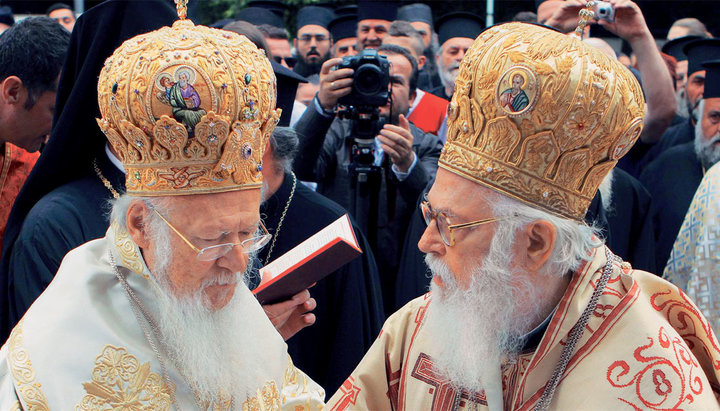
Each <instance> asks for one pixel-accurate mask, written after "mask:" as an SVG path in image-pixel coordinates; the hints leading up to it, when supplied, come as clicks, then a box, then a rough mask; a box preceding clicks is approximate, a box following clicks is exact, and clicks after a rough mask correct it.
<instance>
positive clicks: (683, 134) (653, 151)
mask: <svg viewBox="0 0 720 411" xmlns="http://www.w3.org/2000/svg"><path fill="white" fill-rule="evenodd" d="M694 138H695V126H694V125H693V123H692V121H691V120H690V119H686V120H685V121H683V122H681V123H678V124H676V125H674V126H671V127H669V128H668V129H667V131H665V134H663V135H662V137H661V138H660V141H658V142H657V143H656V144H654V145H653V146H652V147H651V148H650V150H648V152H647V154H645V156H644V157H643V159H642V161H641V162H640V166H639V170H640V173H642V171H643V170H644V169H645V167H647V166H648V165H649V164H650V163H652V162H653V161H655V159H656V158H658V157H659V156H660V154H662V153H664V152H665V151H667V150H668V149H670V148H673V147H675V146H679V145H680V144H686V143H692V141H693V139H694Z"/></svg>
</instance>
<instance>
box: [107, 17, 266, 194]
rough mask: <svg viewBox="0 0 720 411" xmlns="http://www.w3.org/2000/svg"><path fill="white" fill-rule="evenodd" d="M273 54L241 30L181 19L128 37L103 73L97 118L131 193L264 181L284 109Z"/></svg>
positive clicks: (208, 189)
mask: <svg viewBox="0 0 720 411" xmlns="http://www.w3.org/2000/svg"><path fill="white" fill-rule="evenodd" d="M276 96H277V90H276V81H275V74H274V73H273V70H272V66H271V65H270V61H269V60H268V59H267V57H266V56H265V53H264V52H263V51H261V50H258V48H257V47H255V45H254V44H253V43H252V42H250V41H249V40H248V39H247V38H246V37H244V36H241V35H239V34H237V33H232V32H227V31H223V30H217V29H212V28H208V27H204V26H195V25H194V24H193V23H192V22H191V21H189V20H178V21H176V22H175V23H174V24H173V26H172V27H163V28H161V29H159V30H156V31H153V32H150V33H147V34H143V35H140V36H137V37H134V38H131V39H129V40H127V41H125V42H124V43H123V44H122V45H121V46H120V47H119V48H118V49H117V50H115V52H114V53H113V55H112V56H110V57H109V58H108V59H107V60H106V61H105V65H104V67H103V69H102V71H101V72H100V78H99V80H98V104H99V106H100V113H101V114H102V119H99V120H98V124H99V126H100V128H101V129H102V131H103V133H105V135H106V136H107V139H108V141H109V142H110V144H111V145H112V147H113V149H114V150H115V152H116V153H117V155H118V158H119V159H120V160H121V161H122V162H123V165H124V167H125V170H126V172H127V177H126V188H127V192H128V193H129V194H132V195H142V196H163V195H184V194H201V193H213V192H223V191H233V190H242V189H249V188H259V187H260V186H261V184H262V175H261V170H262V156H263V152H264V150H265V146H266V144H267V141H268V139H269V137H270V134H271V133H272V131H273V129H274V127H275V125H276V124H277V122H278V119H279V118H280V110H278V109H275V103H276V98H277V97H276Z"/></svg>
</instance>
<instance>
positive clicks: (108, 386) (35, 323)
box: [0, 225, 325, 411]
mask: <svg viewBox="0 0 720 411" xmlns="http://www.w3.org/2000/svg"><path fill="white" fill-rule="evenodd" d="M125 235H127V233H126V232H123V231H122V230H120V228H119V227H118V226H116V225H113V226H111V227H110V228H109V229H108V232H107V234H106V236H105V237H104V238H101V239H97V240H93V241H90V242H88V243H86V244H83V245H82V246H80V247H78V248H76V249H74V250H72V251H70V252H69V253H68V254H67V256H66V257H65V259H64V260H63V263H62V264H61V265H60V268H59V270H58V272H57V274H56V276H55V278H54V279H53V282H52V284H51V285H50V286H49V287H48V288H47V289H46V290H45V291H44V292H43V294H42V295H40V297H38V299H37V300H36V301H35V302H34V303H33V305H32V306H31V307H30V309H29V310H28V311H27V313H26V314H25V315H24V317H23V319H22V321H21V322H20V323H18V325H17V326H16V327H15V328H14V329H13V331H12V333H11V335H10V338H9V339H8V341H7V343H6V344H5V345H4V346H3V347H2V348H0V410H7V409H12V407H15V406H16V404H17V402H18V401H19V402H20V407H21V409H25V410H47V409H50V410H86V409H87V410H110V409H124V410H153V411H154V410H167V409H172V410H174V409H183V410H188V409H197V408H198V398H197V396H196V392H195V390H194V389H193V388H192V386H191V385H190V383H189V382H188V380H187V379H186V378H185V377H183V375H182V373H181V372H180V371H179V370H178V368H177V367H176V366H175V363H174V361H172V360H171V359H170V358H169V357H168V356H167V355H166V354H164V351H163V350H159V351H158V352H159V353H160V354H158V352H156V351H155V350H154V349H153V346H152V345H151V343H150V341H149V339H148V338H147V336H146V335H145V333H144V330H143V326H142V323H139V322H138V319H137V318H136V316H135V315H134V312H133V306H132V305H131V302H130V301H131V300H130V299H129V298H128V296H127V294H126V292H125V290H124V287H123V286H122V285H121V284H120V282H119V281H118V278H117V276H116V273H115V270H114V268H113V264H114V263H112V262H111V261H110V255H112V256H113V260H114V261H115V262H116V263H117V264H119V265H120V266H121V267H122V270H124V271H126V273H127V277H126V279H127V284H128V286H129V287H130V288H131V289H132V290H133V292H134V294H135V295H136V297H137V299H138V301H140V302H141V304H142V305H143V306H144V307H145V308H146V309H147V311H148V312H150V313H156V310H157V306H156V302H155V301H156V300H157V294H156V292H155V291H154V288H153V287H155V285H153V283H151V282H150V281H149V280H148V277H147V276H148V275H150V273H149V271H148V270H147V266H146V265H145V263H144V261H143V259H142V255H140V254H139V253H138V254H134V253H133V251H137V250H136V249H134V248H129V247H127V244H125V243H124V241H121V239H122V238H123V237H124V236H125ZM123 254H124V258H123V257H121V255H123ZM136 270H137V271H136ZM130 271H132V272H130ZM235 298H238V299H239V301H238V304H241V309H242V312H243V313H244V315H247V318H248V319H249V320H250V321H251V322H252V324H251V325H249V326H248V327H249V329H251V330H252V335H253V338H252V339H251V340H249V341H244V342H243V344H254V343H257V344H262V350H263V354H262V355H265V357H264V358H263V360H262V369H260V370H258V372H257V373H254V374H255V375H254V376H251V375H249V374H245V373H243V370H242V369H238V378H244V379H246V382H247V385H248V386H250V387H253V388H252V390H253V391H254V392H250V394H249V395H248V396H247V398H245V397H243V398H234V399H231V398H228V397H229V396H228V395H222V394H223V393H221V392H219V393H218V399H217V400H215V399H213V400H212V401H209V402H208V407H205V408H203V409H213V410H228V409H233V410H234V409H238V410H240V409H243V407H245V408H247V409H259V410H278V409H279V410H289V411H296V410H308V411H309V410H318V409H320V407H322V404H323V399H324V397H325V393H324V391H323V389H322V388H321V387H320V386H319V385H317V384H316V383H315V382H314V381H312V380H311V379H310V378H308V377H307V375H305V374H304V373H303V372H302V371H301V370H298V369H297V368H295V366H294V365H293V363H292V360H291V359H290V356H289V355H288V353H287V345H286V344H285V342H284V341H283V339H282V337H281V336H280V335H279V334H278V332H277V330H276V329H275V328H274V327H273V325H272V323H271V322H270V320H269V319H268V318H267V315H266V314H265V312H264V311H263V309H262V307H261V306H260V305H259V304H258V302H257V300H256V299H255V298H254V297H253V295H252V293H251V292H250V290H248V289H247V287H245V285H244V284H240V285H238V287H237V289H236V291H235ZM151 315H152V314H151ZM160 355H162V357H159V356H160ZM159 358H164V367H163V364H162V361H161V360H160V359H159ZM163 368H164V370H163ZM172 401H174V402H172Z"/></svg>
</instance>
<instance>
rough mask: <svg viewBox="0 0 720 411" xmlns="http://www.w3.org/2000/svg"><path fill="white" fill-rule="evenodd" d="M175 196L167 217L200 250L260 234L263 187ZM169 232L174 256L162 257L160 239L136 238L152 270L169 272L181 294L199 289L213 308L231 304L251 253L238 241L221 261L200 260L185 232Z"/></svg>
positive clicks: (186, 295) (176, 292)
mask: <svg viewBox="0 0 720 411" xmlns="http://www.w3.org/2000/svg"><path fill="white" fill-rule="evenodd" d="M170 201H171V205H170V207H169V209H168V210H167V212H165V215H163V217H165V218H166V219H167V221H168V222H169V223H170V224H172V226H173V227H175V228H176V229H177V230H178V231H179V232H180V233H181V234H182V235H183V236H185V238H187V240H188V241H190V243H191V244H193V245H194V246H195V247H197V248H199V249H202V248H205V247H210V246H214V245H218V244H225V243H235V244H237V243H240V242H241V241H243V240H246V239H249V238H251V237H253V236H255V235H256V233H257V229H258V224H259V222H260V214H259V209H260V190H259V189H255V190H240V191H231V192H226V193H218V194H199V195H188V196H174V197H172V198H171V199H170ZM131 212H132V208H131ZM147 212H148V213H150V212H152V211H151V210H148V211H147ZM146 218H147V217H146ZM169 234H170V237H169V240H170V241H169V242H168V243H167V244H168V245H169V252H170V255H169V260H168V259H167V256H166V257H165V258H163V257H161V256H159V254H158V250H161V249H162V247H160V245H159V243H158V241H157V239H153V238H150V236H148V238H147V239H146V240H145V242H144V243H143V242H139V241H137V240H136V243H138V245H140V247H141V248H142V249H143V256H144V257H145V259H146V261H147V264H148V268H149V269H150V272H151V273H153V275H155V276H156V277H158V276H161V277H162V276H163V274H164V276H166V278H167V282H168V283H169V287H170V288H171V290H172V291H173V293H174V295H175V296H176V297H177V298H180V299H183V298H188V299H189V298H191V297H193V296H197V295H198V293H199V295H200V297H201V299H202V301H203V302H204V303H205V305H206V307H207V308H208V309H210V310H212V311H216V310H219V309H222V308H223V307H225V305H226V304H227V303H228V302H229V301H230V300H231V299H232V297H233V295H234V293H235V288H236V287H237V285H238V282H239V281H241V280H242V274H244V273H245V271H246V269H247V267H248V261H249V256H248V255H247V254H245V253H243V251H242V248H241V247H240V246H236V247H233V248H232V249H231V250H230V252H228V253H227V254H225V255H224V256H222V257H220V258H218V259H216V260H212V261H200V260H198V259H197V255H198V253H197V252H196V251H195V250H193V249H192V248H191V247H190V246H189V245H188V244H187V243H185V241H183V240H182V238H180V236H179V235H177V234H176V233H174V232H172V231H171V232H170V233H169ZM133 239H134V240H135V238H133ZM146 251H147V252H146ZM163 260H165V261H164V263H163ZM163 265H164V267H162V266H163ZM158 271H161V273H159V272H158Z"/></svg>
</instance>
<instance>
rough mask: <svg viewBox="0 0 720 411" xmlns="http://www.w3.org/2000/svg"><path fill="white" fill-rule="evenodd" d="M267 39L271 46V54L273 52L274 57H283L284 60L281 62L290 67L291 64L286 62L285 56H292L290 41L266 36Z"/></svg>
mask: <svg viewBox="0 0 720 411" xmlns="http://www.w3.org/2000/svg"><path fill="white" fill-rule="evenodd" d="M265 41H267V44H268V47H269V48H270V54H272V55H273V57H281V58H282V59H283V60H282V62H281V63H280V64H282V65H283V66H285V67H287V68H290V66H289V65H288V64H287V63H286V62H285V58H287V57H292V50H291V49H290V42H289V41H287V40H285V39H271V38H266V39H265Z"/></svg>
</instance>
